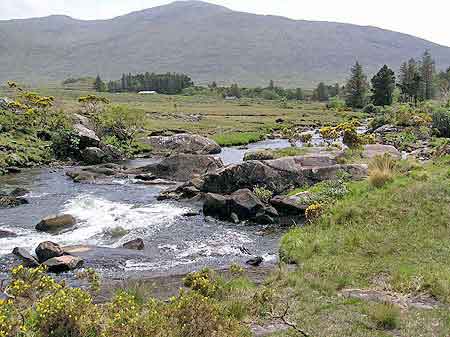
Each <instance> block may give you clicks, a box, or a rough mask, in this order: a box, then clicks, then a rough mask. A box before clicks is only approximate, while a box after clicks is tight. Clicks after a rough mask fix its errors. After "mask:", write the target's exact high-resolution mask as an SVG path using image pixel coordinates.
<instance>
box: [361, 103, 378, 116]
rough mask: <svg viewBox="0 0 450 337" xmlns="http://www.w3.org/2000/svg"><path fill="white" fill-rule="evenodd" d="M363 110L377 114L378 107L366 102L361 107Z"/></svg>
mask: <svg viewBox="0 0 450 337" xmlns="http://www.w3.org/2000/svg"><path fill="white" fill-rule="evenodd" d="M363 112H364V113H367V114H377V113H380V108H379V107H376V106H375V105H373V104H367V105H366V106H365V107H364V108H363Z"/></svg>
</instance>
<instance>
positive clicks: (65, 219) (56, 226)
mask: <svg viewBox="0 0 450 337" xmlns="http://www.w3.org/2000/svg"><path fill="white" fill-rule="evenodd" d="M75 224H76V219H75V218H74V217H73V216H72V215H70V214H62V215H52V216H49V217H47V218H45V219H42V220H41V221H40V222H39V223H38V224H37V225H36V229H37V230H38V231H42V232H55V231H59V230H61V229H63V228H67V227H71V226H74V225H75Z"/></svg>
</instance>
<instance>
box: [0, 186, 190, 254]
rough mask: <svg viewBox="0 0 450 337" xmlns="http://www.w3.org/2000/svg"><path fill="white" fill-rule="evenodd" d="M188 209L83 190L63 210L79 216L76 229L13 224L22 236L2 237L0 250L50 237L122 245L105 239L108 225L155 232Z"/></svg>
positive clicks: (68, 242)
mask: <svg viewBox="0 0 450 337" xmlns="http://www.w3.org/2000/svg"><path fill="white" fill-rule="evenodd" d="M187 211H189V208H185V207H178V206H175V205H173V204H169V203H154V204H150V205H144V206H141V207H137V206H136V205H134V204H127V203H119V202H112V201H109V200H106V199H103V198H99V197H96V196H94V195H92V194H82V195H79V196H77V197H75V198H73V199H71V200H69V201H68V202H67V203H66V204H65V206H64V208H63V209H62V210H61V213H67V214H71V215H73V216H74V217H75V218H76V219H77V225H76V226H75V227H74V228H73V229H69V230H67V231H64V232H62V233H60V234H56V235H52V234H48V233H42V232H37V231H35V230H28V229H20V230H18V229H17V228H15V229H12V228H11V229H12V230H14V231H15V232H16V233H17V234H18V236H17V237H14V238H4V239H0V254H1V255H3V254H7V253H10V252H11V251H12V249H13V248H14V247H24V248H27V249H34V248H35V247H36V246H37V245H38V244H39V243H40V242H42V241H46V240H51V241H54V242H58V243H59V244H61V245H72V244H91V245H103V246H119V245H120V244H121V241H119V242H116V243H113V244H111V243H110V242H108V241H107V240H105V238H104V236H103V234H104V232H105V231H106V230H107V229H113V228H117V227H121V228H124V229H126V230H133V233H136V232H139V231H143V232H145V235H146V236H151V234H152V233H155V232H156V231H158V229H160V228H161V227H163V226H164V227H170V226H171V225H172V224H173V222H174V220H175V219H176V218H177V217H179V216H181V215H182V214H183V213H185V212H187ZM4 228H5V229H7V228H6V227H4ZM124 239H125V238H123V240H124Z"/></svg>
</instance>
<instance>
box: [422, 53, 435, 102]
mask: <svg viewBox="0 0 450 337" xmlns="http://www.w3.org/2000/svg"><path fill="white" fill-rule="evenodd" d="M435 74H436V68H435V63H434V60H433V58H432V57H431V54H430V52H429V51H428V50H427V51H425V53H424V54H423V56H422V62H421V64H420V76H421V78H422V84H421V92H420V97H421V98H422V99H423V100H429V99H432V98H434V95H435V86H434V84H435V82H434V80H435Z"/></svg>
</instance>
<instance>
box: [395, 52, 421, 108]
mask: <svg viewBox="0 0 450 337" xmlns="http://www.w3.org/2000/svg"><path fill="white" fill-rule="evenodd" d="M398 86H399V88H400V90H401V100H402V101H403V102H410V103H414V104H417V102H418V101H419V99H421V98H422V95H421V94H420V89H421V87H422V76H421V74H420V72H419V67H418V65H417V62H416V60H414V59H413V58H411V59H410V60H409V61H408V62H404V63H403V64H402V65H401V67H400V77H399V84H398Z"/></svg>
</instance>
